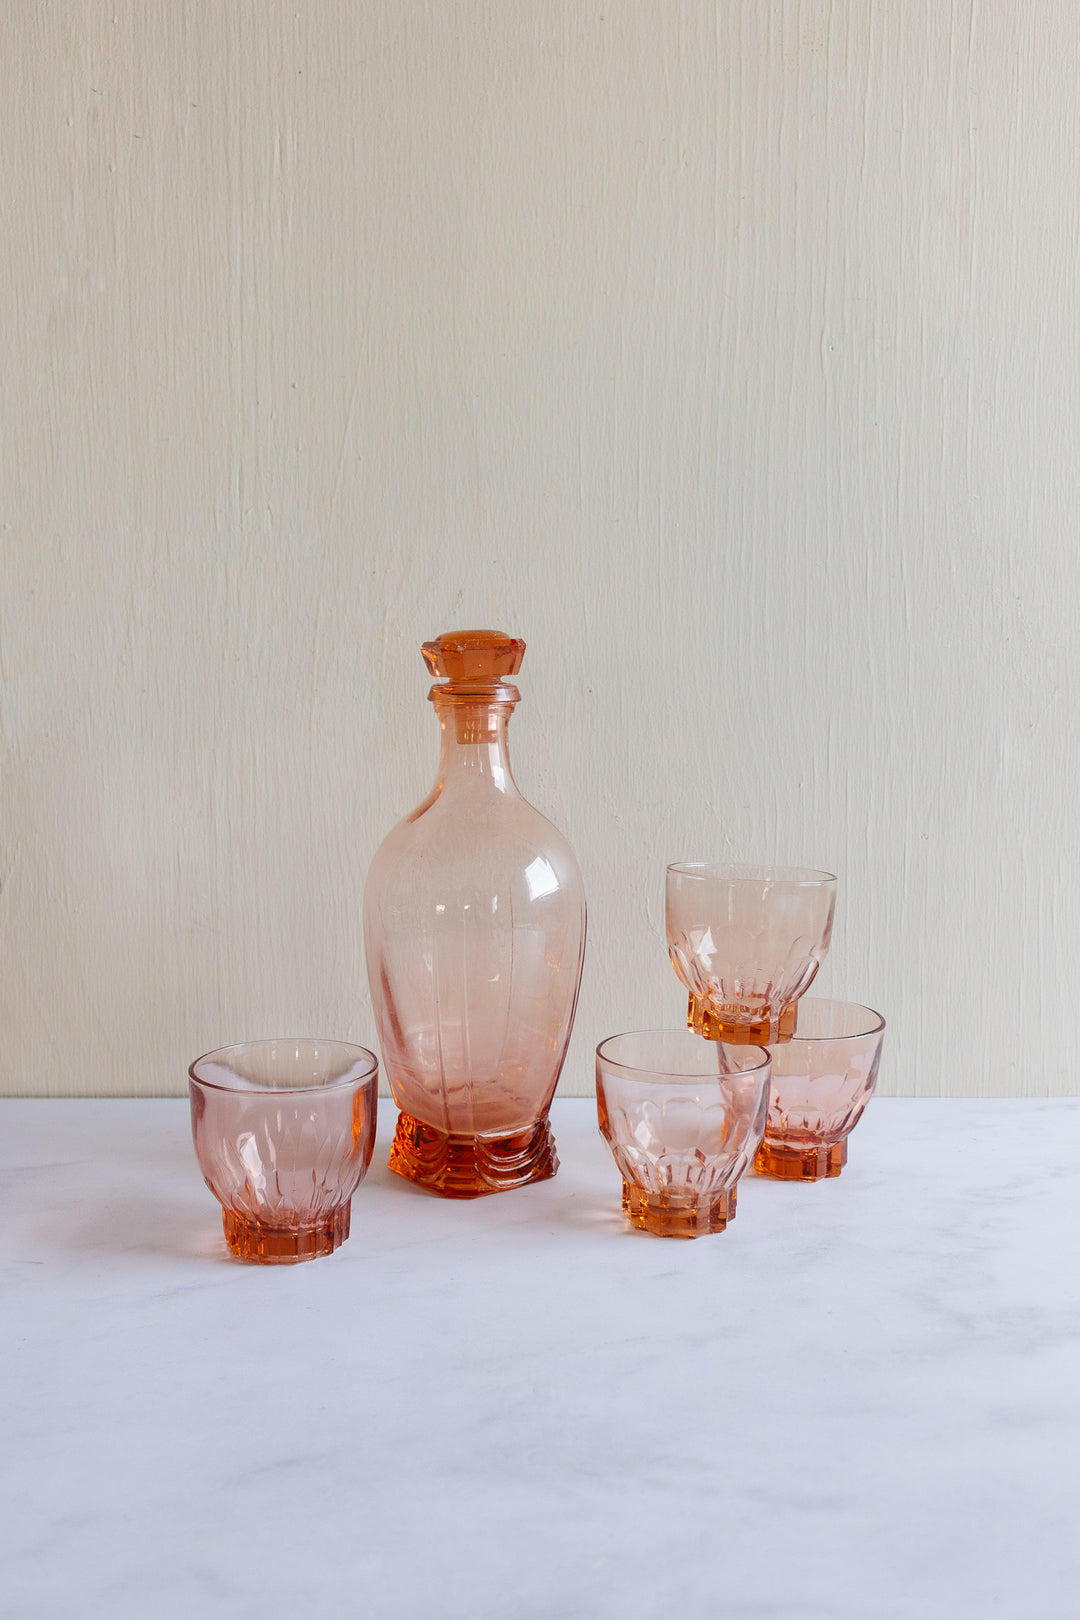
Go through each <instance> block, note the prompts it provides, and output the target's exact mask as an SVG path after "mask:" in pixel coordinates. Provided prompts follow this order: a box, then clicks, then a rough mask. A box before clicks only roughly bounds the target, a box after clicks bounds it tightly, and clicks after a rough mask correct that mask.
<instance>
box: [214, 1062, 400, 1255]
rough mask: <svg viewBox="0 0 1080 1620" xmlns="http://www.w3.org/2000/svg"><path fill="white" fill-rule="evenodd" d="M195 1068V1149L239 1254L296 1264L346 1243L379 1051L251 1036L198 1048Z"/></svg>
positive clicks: (367, 1158)
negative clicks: (200, 1053)
mask: <svg viewBox="0 0 1080 1620" xmlns="http://www.w3.org/2000/svg"><path fill="white" fill-rule="evenodd" d="M188 1075H189V1090H190V1094H191V1133H192V1137H193V1139H194V1142H195V1154H196V1157H197V1158H198V1161H199V1165H200V1168H201V1169H202V1173H203V1176H204V1178H205V1181H206V1185H207V1186H208V1187H209V1189H210V1191H211V1192H212V1193H213V1195H214V1197H215V1198H216V1199H217V1200H218V1202H219V1203H220V1205H221V1206H222V1224H223V1225H224V1228H225V1241H226V1243H227V1244H228V1246H229V1248H230V1249H231V1250H232V1252H233V1254H235V1255H236V1256H237V1257H238V1258H239V1259H241V1260H254V1261H258V1262H261V1263H262V1264H264V1265H290V1264H294V1263H295V1262H296V1261H298V1260H314V1259H316V1258H317V1257H318V1256H319V1255H323V1254H331V1253H332V1252H333V1251H334V1250H335V1249H336V1248H337V1247H338V1245H339V1244H341V1243H344V1241H345V1239H346V1238H347V1237H348V1235H349V1214H350V1201H351V1199H352V1195H353V1193H354V1192H355V1191H356V1188H357V1187H358V1186H359V1184H360V1182H361V1180H362V1179H363V1177H364V1174H365V1172H366V1171H367V1167H368V1165H369V1164H370V1163H371V1152H372V1148H373V1146H374V1143H375V1117H376V1110H377V1107H378V1078H379V1064H378V1059H377V1058H376V1057H375V1056H374V1054H373V1053H371V1052H369V1051H367V1050H366V1049H365V1048H364V1047H362V1046H350V1045H347V1044H346V1043H345V1042H344V1041H324V1040H276V1041H248V1042H246V1043H245V1044H244V1045H242V1046H226V1047H223V1048H222V1049H221V1050H220V1051H217V1052H208V1053H207V1054H206V1056H205V1057H201V1058H197V1059H196V1061H195V1062H194V1063H193V1064H192V1065H191V1068H190V1069H189V1070H188Z"/></svg>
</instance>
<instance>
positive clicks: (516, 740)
mask: <svg viewBox="0 0 1080 1620" xmlns="http://www.w3.org/2000/svg"><path fill="white" fill-rule="evenodd" d="M1078 61H1080V8H1078V7H1077V6H1076V5H1075V3H1074V0H1040V4H1039V5H1038V6H1030V7H1029V6H1020V5H1017V4H1015V3H1014V0H926V3H921V0H904V4H902V5H895V4H888V3H886V0H861V3H860V0H801V3H793V0H782V3H778V4H769V5H766V4H763V3H761V0H727V3H723V4H721V3H713V4H708V3H695V0H664V3H663V4H657V3H655V0H640V3H634V0H570V3H566V4H558V3H553V0H501V3H487V4H481V3H478V0H453V3H442V4H440V3H422V0H364V3H346V0H338V3H329V0H321V3H320V0H306V3H305V4H302V5H301V4H296V3H293V4H286V3H284V0H260V3H259V4H241V3H237V0H227V3H226V0H191V3H188V4H183V5H170V6H148V5H143V4H135V3H131V0H113V3H110V4H101V3H98V0H84V3H83V4H74V3H66V4H58V3H57V4H43V3H41V0H12V3H10V4H8V5H6V6H4V7H2V8H0V78H2V93H0V210H2V219H0V224H2V228H0V345H2V348H0V360H2V367H3V373H2V386H0V458H2V461H0V524H2V527H0V544H2V554H0V555H2V600H0V683H2V731H3V738H2V743H3V760H2V779H0V1028H2V1030H3V1041H2V1067H0V1085H2V1088H3V1089H4V1090H5V1091H8V1092H12V1093H26V1092H42V1093H84V1092H98V1093H128V1092H131V1093H154V1092H160V1093H168V1092H179V1091H182V1090H183V1089H184V1085H185V1067H186V1063H187V1061H188V1060H189V1059H190V1058H191V1057H192V1056H193V1055H195V1054H196V1053H197V1052H199V1051H202V1050H205V1049H206V1048H208V1047H210V1046H213V1045H217V1044H219V1043H222V1042H225V1041H228V1040H238V1039H243V1038H246V1037H250V1036H255V1035H259V1034H272V1033H273V1034H278V1033H285V1032H289V1033H291V1032H298V1033H299V1032H313V1033H332V1034H337V1035H339V1036H342V1037H345V1038H355V1039H358V1040H360V1041H364V1042H371V1041H372V1039H373V1037H374V1029H373V1025H372V1020H371V1014H370V1005H369V1001H368V997H367V991H366V984H365V978H364V969H363V960H362V947H361V939H360V929H359V903H360V896H361V891H362V885H363V879H364V873H365V870H366V867H367V863H368V861H369V859H370V857H371V855H372V853H373V851H374V849H375V847H376V845H377V843H378V842H379V840H380V838H381V837H382V835H383V834H384V833H385V832H386V831H387V830H388V829H389V827H390V825H391V824H392V823H393V822H394V821H395V820H396V819H397V818H398V817H399V816H400V815H401V814H402V813H404V812H405V811H406V810H408V809H409V808H411V807H412V806H413V805H414V804H415V803H416V802H418V801H419V799H421V798H422V797H423V796H424V794H425V793H426V791H427V789H428V787H429V786H430V784H431V781H432V779H433V774H434V768H435V761H436V754H437V735H436V734H437V727H436V724H435V720H434V717H433V715H432V713H431V710H430V708H429V706H428V705H427V703H426V702H425V701H424V700H425V695H426V691H427V684H428V683H427V678H426V676H425V673H424V670H423V668H422V665H421V662H420V657H419V651H418V644H419V643H420V641H421V640H423V639H425V638H426V637H428V636H430V635H432V634H434V633H436V632H438V631H440V630H443V629H449V628H461V627H470V626H478V625H494V626H497V627H501V628H506V629H508V630H511V631H514V632H516V633H518V634H521V635H523V636H524V637H525V638H526V640H527V641H528V643H529V650H528V653H527V655H526V661H525V666H524V669H523V671H522V675H521V677H520V685H521V688H522V693H523V699H524V701H523V702H522V704H521V706H520V708H519V709H518V712H517V716H516V718H515V721H514V730H513V745H514V757H515V765H516V768H517V772H518V776H519V781H520V783H521V786H522V788H523V790H524V791H525V792H526V793H527V795H528V796H529V797H530V798H531V799H532V800H533V801H534V802H535V803H537V804H538V805H539V806H540V807H541V808H543V809H544V810H545V811H546V812H547V813H548V814H549V815H550V816H551V817H552V819H553V820H555V821H556V822H557V824H558V825H559V826H561V827H562V828H563V830H564V831H565V832H566V833H567V834H568V835H569V837H570V839H571V841H572V842H573V844H574V846H575V848H576V850H577V852H578V856H579V859H580V861H581V865H582V868H583V871H584V875H585V879H586V884H587V887H588V892H589V900H590V922H591V933H590V942H591V949H590V954H589V958H588V962H587V966H586V976H585V982H584V987H583V993H582V999H581V1004H580V1010H579V1016H578V1023H577V1027H576V1032H575V1036H574V1041H573V1045H572V1047H571V1053H570V1057H569V1060H568V1064H567V1069H566V1072H565V1074H564V1080H563V1089H564V1090H570V1091H585V1090H588V1089H589V1088H590V1087H591V1052H592V1047H593V1046H594V1044H595V1042H596V1041H597V1040H598V1039H599V1038H600V1037H602V1036H603V1035H605V1034H609V1033H611V1032H613V1031H614V1030H617V1029H622V1028H627V1027H638V1026H640V1024H641V1023H642V1022H678V1021H679V1019H680V1017H681V1014H682V1011H683V1001H682V997H681V994H680V992H679V989H678V986H677V985H676V983H675V980H674V976H673V975H672V974H671V972H670V970H669V968H668V966H667V962H666V958H665V953H664V947H663V906H662V873H663V867H664V863H665V862H666V861H667V860H670V859H676V858H688V857H692V856H700V855H710V856H716V857H723V856H728V857H730V858H742V859H757V860H778V861H784V862H800V863H806V864H811V865H819V866H826V867H829V868H830V869H831V870H833V871H835V872H837V873H838V875H839V877H840V880H841V890H840V908H839V915H838V926H837V930H836V935H835V940H834V946H833V952H832V956H831V959H830V961H829V962H828V963H827V965H826V967H825V969H824V970H823V972H822V975H821V977H820V980H819V984H820V986H821V988H822V990H823V991H825V992H827V993H831V994H835V995H843V996H850V997H852V998H853V999H858V1000H865V1001H868V1002H869V1003H871V1004H872V1005H874V1006H876V1007H878V1008H880V1009H881V1010H882V1011H883V1012H884V1013H885V1014H886V1016H887V1018H888V1019H889V1022H890V1032H889V1035H888V1038H887V1043H886V1058H885V1061H884V1064H883V1072H882V1089H883V1090H885V1091H891V1092H899V1093H919V1094H935V1093H939V1092H940V1093H953V1092H957V1093H967V1094H974V1093H985V1094H994V1095H1007V1094H1017V1093H1023V1094H1040V1095H1041V1094H1045V1093H1059V1092H1071V1091H1076V1090H1080V1064H1078V1063H1077V1059H1076V1052H1077V1047H1078V1037H1080V1011H1078V1009H1080V833H1078V829H1077V815H1078V804H1080V767H1078V759H1080V748H1078V736H1077V733H1078V724H1077V722H1078V709H1077V673H1078V666H1077V651H1076V646H1077V639H1076V633H1075V629H1074V623H1075V617H1076V590H1077V576H1078V562H1077V534H1078V525H1077V513H1078V510H1080V453H1078V452H1080V316H1078V312H1080V101H1078V99H1077V97H1076V93H1075V86H1076V77H1077V65H1078Z"/></svg>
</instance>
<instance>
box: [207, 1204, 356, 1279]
mask: <svg viewBox="0 0 1080 1620" xmlns="http://www.w3.org/2000/svg"><path fill="white" fill-rule="evenodd" d="M351 1208H352V1206H351V1205H350V1204H339V1205H338V1207H337V1209H335V1210H331V1212H330V1213H329V1214H328V1215H323V1216H321V1217H320V1218H319V1219H318V1220H312V1221H304V1222H302V1223H300V1222H298V1223H297V1224H296V1225H295V1226H268V1225H267V1224H266V1222H265V1221H259V1220H256V1219H255V1218H254V1217H253V1216H251V1215H237V1214H236V1213H235V1211H233V1210H231V1209H223V1210H222V1212H221V1216H222V1225H223V1226H224V1228H225V1241H226V1243H227V1244H228V1245H229V1248H230V1249H231V1250H232V1252H233V1254H235V1255H236V1257H237V1259H238V1260H254V1261H257V1262H258V1263H259V1264H261V1265H264V1266H293V1265H296V1263H297V1261H299V1260H317V1259H318V1258H319V1256H320V1255H323V1254H333V1252H334V1250H335V1249H336V1248H337V1247H338V1245H339V1244H341V1243H344V1241H345V1239H346V1238H347V1237H348V1235H349V1215H350V1211H351Z"/></svg>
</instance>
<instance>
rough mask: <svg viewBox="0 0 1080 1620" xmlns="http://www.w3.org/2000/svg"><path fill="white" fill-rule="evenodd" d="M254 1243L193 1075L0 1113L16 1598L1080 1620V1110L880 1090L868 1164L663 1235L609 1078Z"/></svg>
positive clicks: (215, 1605)
mask: <svg viewBox="0 0 1080 1620" xmlns="http://www.w3.org/2000/svg"><path fill="white" fill-rule="evenodd" d="M552 1119H553V1125H554V1130H555V1135H556V1139H557V1141H558V1147H559V1156H560V1159H561V1164H562V1167H561V1169H560V1171H559V1174H558V1176H557V1177H556V1178H555V1179H554V1180H553V1181H549V1182H544V1183H539V1184H537V1185H535V1186H532V1187H527V1188H523V1189H521V1190H520V1191H517V1192H512V1193H507V1194H503V1195H500V1196H499V1197H497V1198H490V1199H483V1200H478V1201H476V1202H475V1203H448V1202H443V1201H441V1200H437V1199H434V1198H431V1197H429V1196H427V1195H424V1194H421V1193H418V1192H417V1191H416V1190H415V1189H413V1188H411V1187H409V1186H407V1185H406V1184H405V1183H403V1182H401V1181H400V1179H399V1178H396V1177H394V1176H392V1175H391V1174H390V1173H389V1172H388V1171H387V1170H386V1169H385V1160H386V1154H387V1149H388V1145H389V1140H390V1135H391V1133H392V1128H393V1109H392V1107H391V1106H389V1105H386V1104H384V1105H383V1114H382V1120H381V1123H380V1129H379V1141H378V1144H377V1147H376V1156H375V1160H374V1163H373V1165H372V1169H371V1171H370V1173H369V1175H368V1178H367V1180H366V1181H365V1182H364V1183H363V1184H362V1186H361V1187H360V1189H359V1190H358V1192H357V1194H356V1197H355V1199H354V1203H353V1221H352V1236H351V1238H350V1239H349V1241H348V1242H347V1243H346V1244H345V1245H344V1246H343V1248H342V1249H341V1250H339V1251H338V1253H337V1254H335V1255H333V1256H331V1257H329V1258H327V1259H325V1260H320V1261H317V1262H314V1263H312V1264H309V1265H304V1266H298V1267H296V1268H289V1269H287V1270H282V1269H265V1270H264V1269H261V1268H256V1267H248V1266H243V1265H241V1264H239V1263H237V1262H234V1261H232V1260H230V1259H229V1257H228V1256H227V1253H226V1251H225V1247H224V1243H223V1240H222V1237H221V1226H220V1214H219V1211H218V1207H217V1205H216V1204H215V1203H214V1201H213V1199H212V1198H211V1196H210V1194H209V1193H208V1192H207V1191H206V1189H205V1187H204V1186H203V1184H202V1179H201V1176H200V1175H199V1171H198V1169H197V1166H196V1164H195V1159H194V1155H193V1153H192V1151H191V1145H190V1138H189V1125H188V1110H187V1104H186V1103H184V1102H178V1101H171V1100H170V1101H93V1102H90V1101H83V1102H77V1101H66V1100H65V1101H59V1100H54V1101H13V1100H8V1101H4V1102H2V1103H0V1122H2V1127H3V1128H2V1130H0V1215H2V1227H0V1230H2V1232H3V1236H4V1243H3V1256H2V1259H0V1297H2V1299H3V1310H2V1312H0V1355H2V1367H3V1378H2V1379H0V1412H2V1427H0V1477H2V1481H3V1485H2V1491H3V1495H2V1503H3V1509H2V1513H0V1569H2V1572H3V1574H2V1581H0V1585H2V1587H3V1590H4V1598H3V1602H2V1603H0V1610H2V1612H3V1614H4V1616H5V1617H11V1620H54V1617H55V1616H58V1615H67V1614H78V1615H80V1616H81V1617H87V1620H90V1617H93V1620H97V1617H101V1620H105V1617H106V1616H107V1617H108V1620H128V1617H132V1620H135V1617H138V1620H143V1617H145V1616H147V1615H151V1614H152V1615H154V1616H155V1620H174V1617H175V1620H180V1617H183V1620H189V1617H191V1616H193V1615H198V1616H199V1617H200V1620H219V1617H220V1620H226V1617H228V1620H236V1617H238V1616H239V1617H244V1616H247V1615H256V1614H266V1615H275V1614H283V1613H287V1612H290V1611H291V1610H294V1609H298V1608H300V1607H301V1606H303V1607H304V1609H306V1610H312V1609H317V1608H328V1607H330V1606H331V1605H334V1606H339V1605H344V1604H347V1605H348V1607H349V1610H350V1611H351V1612H353V1613H356V1614H361V1615H363V1616H365V1617H367V1620H384V1617H387V1620H389V1617H395V1620H397V1617H404V1620H413V1617H415V1620H607V1617H609V1616H610V1617H612V1620H614V1617H616V1616H618V1617H619V1620H623V1617H625V1616H626V1615H627V1614H629V1613H633V1614H636V1615H640V1616H645V1617H647V1616H652V1615H657V1616H659V1615H661V1614H669V1613H681V1614H683V1615H686V1616H690V1617H698V1616H701V1617H706V1616H708V1617H713V1616H720V1615H723V1616H732V1617H736V1620H743V1617H747V1620H819V1617H820V1620H868V1617H874V1620H876V1617H879V1616H880V1617H883V1620H911V1617H913V1616H915V1615H918V1616H919V1617H920V1620H927V1617H929V1620H937V1617H941V1620H956V1617H959V1616H966V1615H973V1616H974V1615H978V1616H980V1617H1003V1620H1004V1617H1009V1620H1011V1617H1013V1616H1015V1617H1017V1620H1020V1617H1021V1616H1023V1617H1025V1620H1026V1617H1028V1616H1030V1615H1031V1614H1033V1613H1037V1614H1039V1615H1040V1617H1041V1620H1058V1617H1060V1620H1066V1617H1070V1620H1071V1616H1073V1615H1074V1614H1075V1612H1076V1602H1075V1596H1074V1594H1075V1592H1076V1590H1077V1589H1078V1586H1080V1554H1078V1552H1077V1538H1076V1536H1075V1533H1074V1524H1075V1520H1076V1515H1077V1509H1078V1507H1080V1379H1078V1377H1077V1374H1078V1372H1080V1281H1078V1268H1077V1266H1076V1263H1075V1248H1076V1241H1077V1231H1078V1226H1080V1178H1078V1176H1077V1174H1076V1164H1077V1160H1078V1157H1080V1100H1078V1101H1074V1100H1054V1101H1047V1102H1038V1101H1030V1100H1029V1101H1022V1102H1008V1101H1000V1100H994V1101H973V1100H964V1101H959V1100H948V1101H946V1100H940V1101H939V1100H933V1101H932V1100H926V1099H902V1100H901V1099H877V1100H875V1101H874V1102H872V1103H871V1105H870V1108H869V1109H868V1111H867V1113H866V1115H865V1117H864V1119H863V1121H862V1122H861V1123H860V1125H859V1126H858V1128H857V1130H856V1131H855V1133H854V1135H853V1136H852V1138H851V1157H850V1161H849V1163H848V1166H847V1168H846V1169H845V1171H844V1173H843V1175H842V1176H841V1177H840V1178H839V1179H838V1180H836V1181H830V1182H825V1183H820V1184H818V1185H816V1186H800V1185H795V1184H790V1185H789V1184H781V1183H774V1182H768V1181H764V1180H759V1179H756V1178H754V1177H747V1178H745V1179H744V1180H743V1182H742V1183H741V1185H740V1193H739V1206H738V1216H737V1219H736V1220H735V1221H734V1222H733V1223H732V1225H731V1226H730V1228H729V1229H728V1231H727V1232H726V1233H724V1234H723V1235H720V1236H716V1237H710V1238H704V1239H701V1240H699V1241H697V1242H693V1243H679V1242H674V1241H665V1240H663V1239H658V1238H651V1237H648V1236H646V1235H645V1234H642V1233H638V1232H634V1231H633V1230H632V1229H631V1228H630V1227H629V1226H628V1225H627V1223H626V1222H625V1221H624V1220H623V1218H622V1216H621V1215H620V1213H619V1193H620V1181H619V1176H618V1172H617V1171H616V1169H615V1167H614V1165H613V1164H612V1163H611V1161H610V1159H609V1158H608V1155H607V1152H606V1149H605V1148H604V1146H603V1144H602V1142H601V1141H600V1138H599V1135H598V1134H597V1131H596V1123H595V1111H594V1106H593V1104H592V1103H591V1102H589V1101H585V1100H576V1099H575V1100H567V1101H560V1102H558V1103H556V1105H555V1109H554V1112H553V1116H552Z"/></svg>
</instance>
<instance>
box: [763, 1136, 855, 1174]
mask: <svg viewBox="0 0 1080 1620" xmlns="http://www.w3.org/2000/svg"><path fill="white" fill-rule="evenodd" d="M845 1164H847V1137H845V1138H844V1139H843V1141H842V1142H826V1143H824V1144H823V1145H822V1146H821V1147H811V1148H784V1147H777V1146H776V1144H775V1143H773V1142H762V1144H761V1146H760V1147H759V1148H758V1150H757V1152H756V1153H755V1155H754V1169H755V1170H756V1171H757V1173H758V1175H759V1176H772V1177H773V1179H774V1180H776V1181H824V1180H825V1179H826V1178H827V1177H830V1176H838V1175H839V1174H840V1172H841V1170H842V1169H843V1168H844V1166H845Z"/></svg>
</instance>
